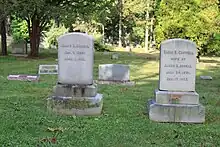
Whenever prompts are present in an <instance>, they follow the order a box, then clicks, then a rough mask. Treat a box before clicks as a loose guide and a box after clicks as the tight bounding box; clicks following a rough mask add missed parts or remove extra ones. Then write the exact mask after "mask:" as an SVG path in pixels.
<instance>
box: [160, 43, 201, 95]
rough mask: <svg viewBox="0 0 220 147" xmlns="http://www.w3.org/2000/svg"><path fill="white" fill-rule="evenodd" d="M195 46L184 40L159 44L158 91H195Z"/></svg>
mask: <svg viewBox="0 0 220 147" xmlns="http://www.w3.org/2000/svg"><path fill="white" fill-rule="evenodd" d="M196 52H197V49H196V44H195V43H194V42H192V41H190V40H185V39H169V40H166V41H164V42H162V43H161V50H160V81H159V89H160V90H168V91H195V75H196Z"/></svg>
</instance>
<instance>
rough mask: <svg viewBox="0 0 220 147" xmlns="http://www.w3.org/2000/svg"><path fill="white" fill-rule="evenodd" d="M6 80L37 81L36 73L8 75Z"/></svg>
mask: <svg viewBox="0 0 220 147" xmlns="http://www.w3.org/2000/svg"><path fill="white" fill-rule="evenodd" d="M7 79H8V80H18V81H38V80H39V76H38V75H9V76H8V77H7Z"/></svg>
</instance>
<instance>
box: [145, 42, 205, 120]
mask: <svg viewBox="0 0 220 147" xmlns="http://www.w3.org/2000/svg"><path fill="white" fill-rule="evenodd" d="M196 51H197V48H196V44H195V43H193V42H191V41H189V40H184V39H170V40H167V41H164V42H162V43H161V48H160V77H159V90H155V97H156V101H155V102H154V100H150V102H149V104H150V109H149V117H150V119H151V120H154V121H159V122H190V123H202V122H204V121H205V108H204V107H203V106H202V105H201V104H199V94H198V93H197V92H196V91H195V77H196Z"/></svg>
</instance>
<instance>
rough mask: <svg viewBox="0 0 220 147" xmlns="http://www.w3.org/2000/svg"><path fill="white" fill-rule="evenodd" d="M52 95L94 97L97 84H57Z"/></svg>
mask: <svg viewBox="0 0 220 147" xmlns="http://www.w3.org/2000/svg"><path fill="white" fill-rule="evenodd" d="M53 91H54V95H56V96H65V97H94V96H96V94H97V91H98V85H97V84H92V85H67V84H57V85H56V86H55V87H54V90H53Z"/></svg>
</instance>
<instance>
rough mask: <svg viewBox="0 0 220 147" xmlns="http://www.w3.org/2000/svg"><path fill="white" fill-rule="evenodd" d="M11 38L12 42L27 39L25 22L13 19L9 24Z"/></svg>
mask: <svg viewBox="0 0 220 147" xmlns="http://www.w3.org/2000/svg"><path fill="white" fill-rule="evenodd" d="M11 30H12V38H13V40H14V42H15V43H16V42H20V41H22V40H27V39H29V34H28V26H27V22H26V21H25V20H22V19H20V18H14V19H13V20H12V23H11Z"/></svg>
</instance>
